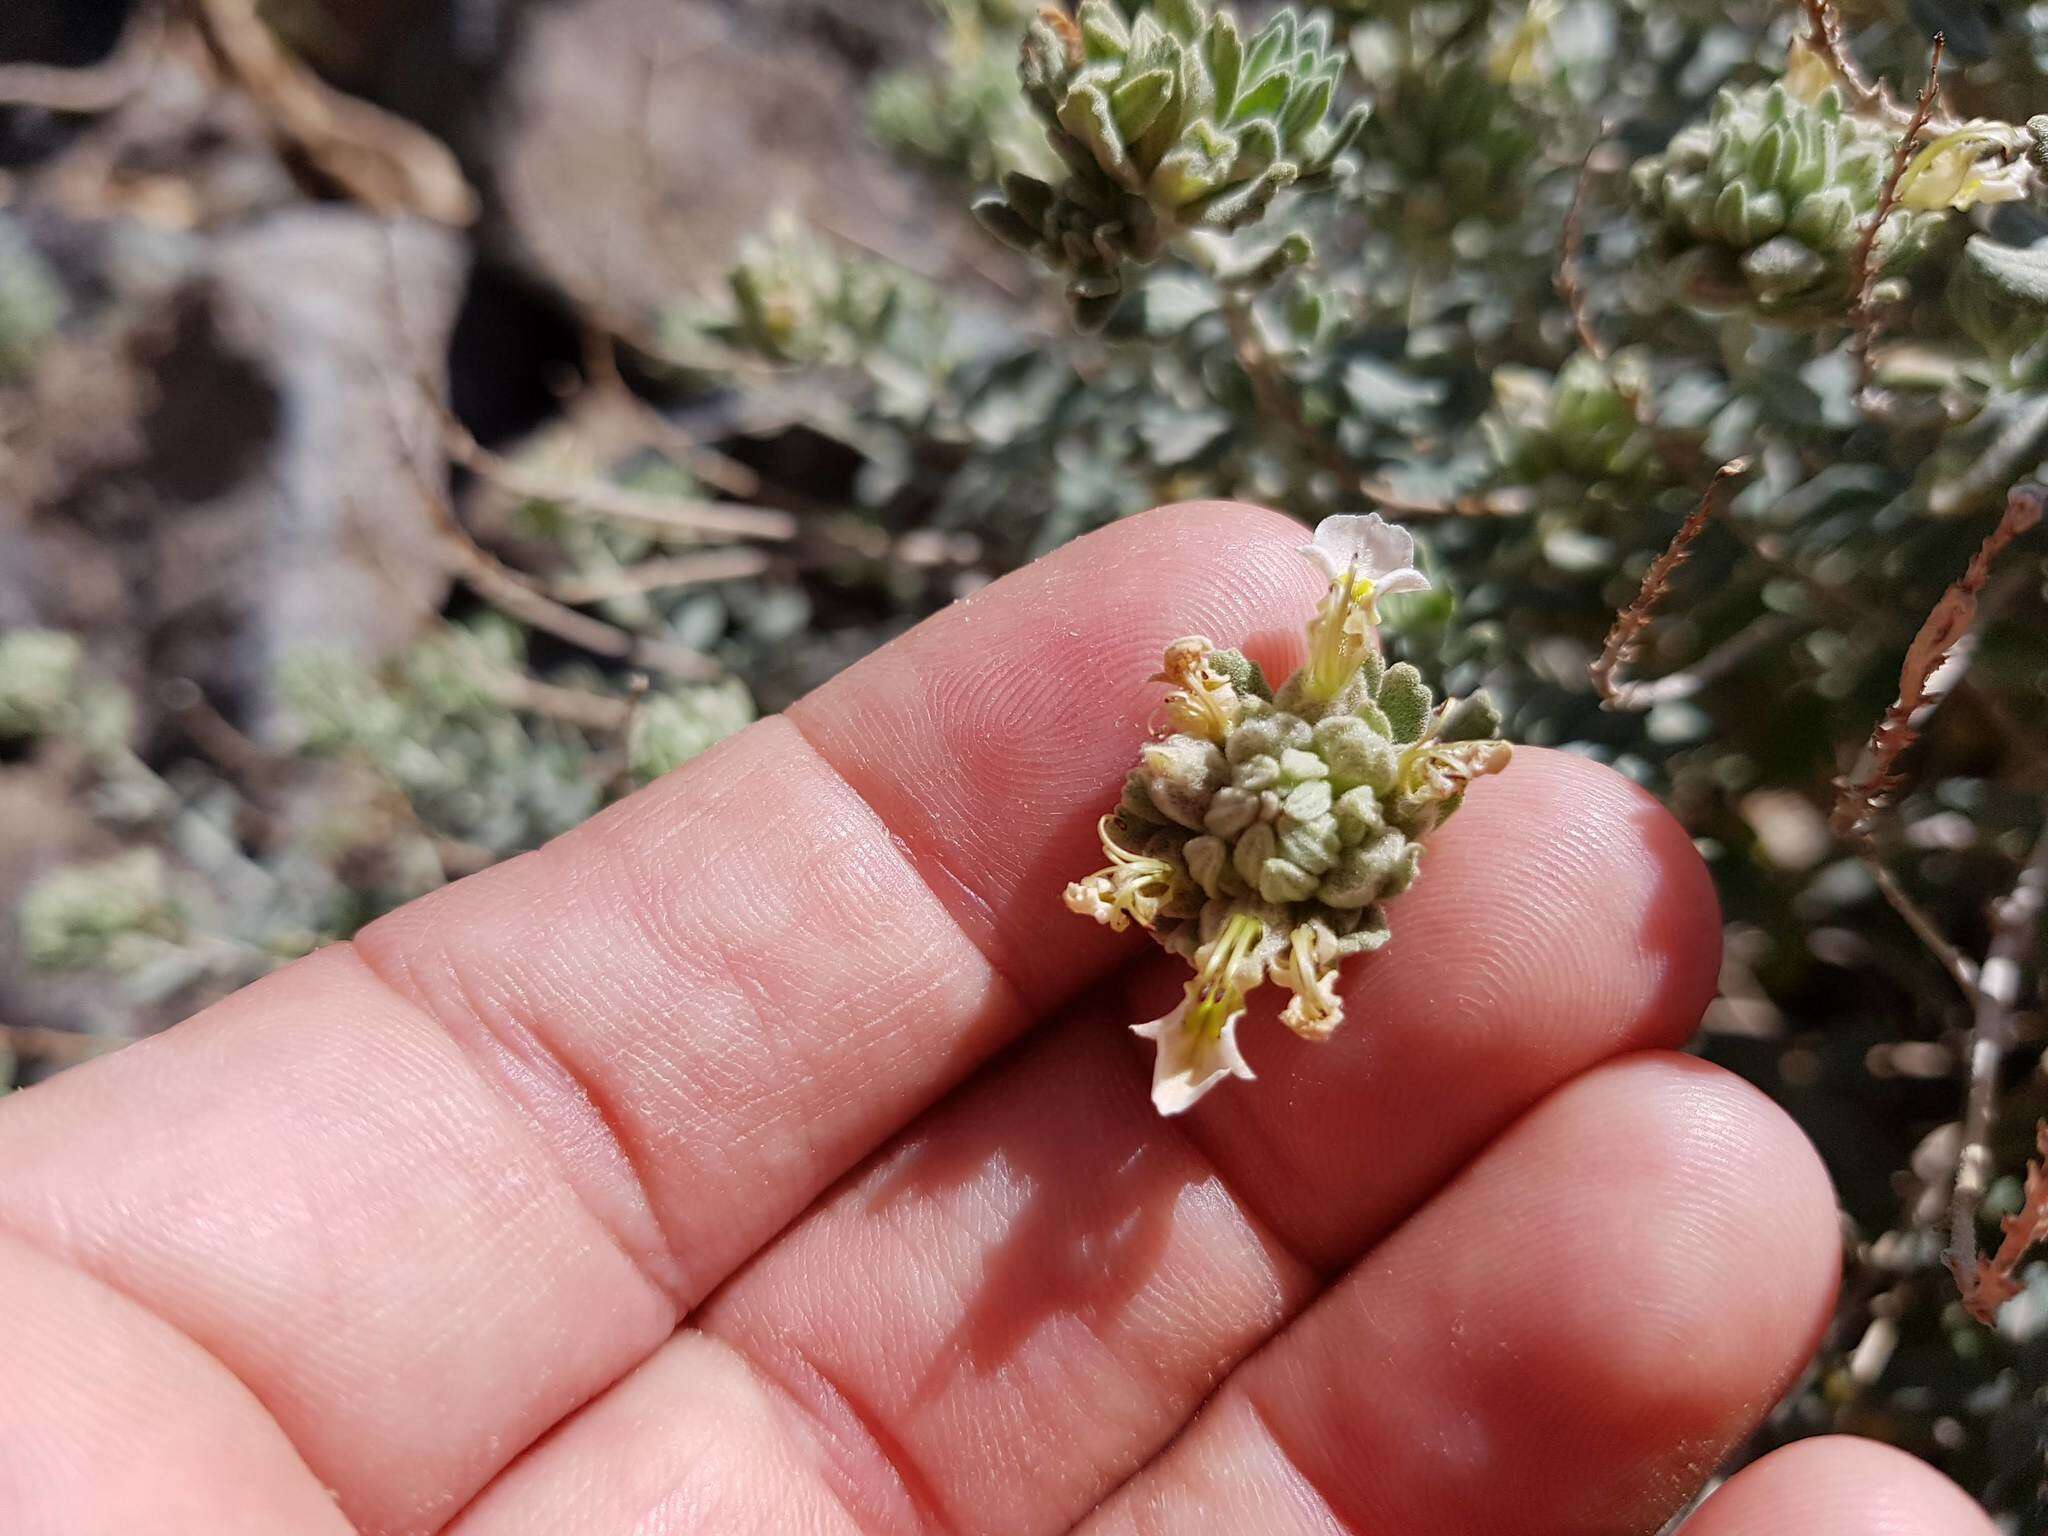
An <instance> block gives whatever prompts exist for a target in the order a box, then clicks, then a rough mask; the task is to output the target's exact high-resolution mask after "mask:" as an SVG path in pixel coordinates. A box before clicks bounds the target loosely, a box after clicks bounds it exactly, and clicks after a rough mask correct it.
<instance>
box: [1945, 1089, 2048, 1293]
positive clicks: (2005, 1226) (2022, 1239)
mask: <svg viewBox="0 0 2048 1536" xmlns="http://www.w3.org/2000/svg"><path fill="white" fill-rule="evenodd" d="M2034 1146H2035V1149H2036V1150H2037V1151H2039V1152H2040V1154H2041V1156H2040V1158H2039V1159H2038V1160H2037V1161H2033V1162H2029V1163H2028V1164H2027V1182H2026V1185H2025V1188H2024V1190H2023V1191H2022V1193H2021V1196H2020V1208H2019V1209H2018V1210H2016V1211H2014V1212H2013V1213H2012V1214H2011V1215H2010V1216H2008V1217H2006V1218H2005V1220H2003V1221H2002V1222H2000V1223H1999V1227H2000V1230H2001V1231H2003V1232H2004V1234H2005V1237H2004V1240H2003V1241H2001V1242H2000V1243H1999V1245H1998V1251H1997V1252H1996V1253H1994V1254H1992V1255H1991V1257H1990V1258H1988V1259H1984V1258H1979V1257H1978V1255H1977V1252H1976V1234H1975V1232H1974V1231H1973V1232H1972V1233H1971V1249H1970V1254H1969V1258H1968V1260H1967V1261H1966V1262H1965V1263H1964V1264H1963V1265H1961V1266H1960V1267H1957V1266H1955V1265H1953V1264H1952V1265H1951V1269H1952V1271H1953V1272H1954V1273H1955V1276H1956V1284H1957V1285H1959V1286H1960V1287H1961V1288H1962V1292H1963V1305H1964V1306H1965V1307H1966V1308H1968V1309H1969V1313H1970V1316H1972V1317H1974V1318H1976V1319H1977V1321H1978V1322H1980V1323H1982V1324H1983V1325H1984V1326H1985V1327H1987V1328H1989V1327H1991V1326H1992V1325H1993V1324H1995V1323H1996V1322H1997V1321H1998V1309H1999V1308H2000V1307H2002V1306H2004V1305H2005V1303H2006V1302H2008V1301H2010V1300H2012V1298H2013V1297H2015V1296H2017V1295H2018V1294H2019V1291H2020V1286H2019V1281H2018V1280H2016V1279H2014V1278H2013V1276H2014V1273H2015V1271H2017V1270H2018V1269H2019V1267H2020V1260H2021V1259H2023V1258H2025V1257H2026V1256H2027V1254H2028V1252H2029V1251H2030V1250H2032V1249H2033V1248H2035V1247H2036V1246H2038V1245H2039V1244H2040V1243H2042V1242H2044V1241H2048V1120H2044V1121H2042V1122H2041V1123H2040V1125H2039V1126H2038V1127H2036V1129H2035V1132H2034ZM1974 1221H1975V1218H1974V1216H1973V1217H1972V1224H1973V1226H1974Z"/></svg>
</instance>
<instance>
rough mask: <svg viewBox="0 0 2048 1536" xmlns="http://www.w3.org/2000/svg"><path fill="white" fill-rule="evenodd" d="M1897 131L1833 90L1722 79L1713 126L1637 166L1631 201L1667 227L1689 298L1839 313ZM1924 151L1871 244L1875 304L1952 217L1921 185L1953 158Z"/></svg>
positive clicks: (1790, 315)
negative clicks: (1804, 95) (1810, 96)
mask: <svg viewBox="0 0 2048 1536" xmlns="http://www.w3.org/2000/svg"><path fill="white" fill-rule="evenodd" d="M1896 138H1897V134H1896V131H1895V130H1894V129H1892V128H1891V127H1890V126H1889V125H1888V124H1886V123H1884V122H1881V121H1877V120H1873V119H1870V118H1865V117H1862V116H1858V115H1856V114H1854V113H1851V112H1848V111H1846V110H1845V109H1844V108H1843V105H1842V98H1841V93H1840V92H1839V91H1838V90H1837V89H1835V88H1834V87H1832V86H1830V87H1827V88H1826V89H1823V90H1821V91H1820V92H1819V94H1818V96H1817V97H1816V98H1815V99H1814V100H1812V101H1810V102H1809V101H1805V100H1802V99H1800V97H1799V96H1798V95H1797V94H1796V93H1795V92H1794V91H1792V90H1788V89H1787V87H1786V85H1784V84H1782V83H1780V84H1774V85H1770V86H1757V87H1751V88H1749V89H1746V90H1738V89H1736V88H1734V87H1728V88H1725V89H1723V90H1722V92H1721V93H1720V95H1719V96H1717V97H1716V98H1715V100H1714V107H1713V111H1712V114H1711V115H1710V117H1709V119H1708V121H1706V122H1704V123H1696V124H1694V125H1693V126H1692V127H1690V128H1686V129H1684V130H1682V131H1681V132H1680V133H1679V134H1678V135H1677V137H1675V138H1673V139H1672V141H1671V143H1670V144H1669V145H1668V146H1667V147H1666V148H1665V151H1664V153H1663V154H1661V155H1652V156H1650V157H1648V158H1647V159H1644V160H1642V161H1640V162H1638V163H1637V165H1636V168H1635V171H1634V186H1635V194H1636V200H1637V202H1638V203H1639V204H1640V205H1641V206H1642V208H1643V209H1644V210H1645V211H1646V212H1647V213H1649V214H1650V215H1651V216H1652V217H1653V218H1654V219H1655V220H1656V221H1657V222H1658V223H1659V225H1660V226H1661V229H1662V234H1663V239H1664V244H1665V246H1666V249H1667V250H1668V251H1670V252H1671V253H1673V254H1674V255H1676V256H1677V257H1678V259H1679V263H1680V272H1679V276H1680V279H1681V281H1682V284H1683V286H1684V289H1685V291H1686V294H1687V296H1688V297H1689V298H1691V299H1692V300H1694V301H1695V302H1697V303H1700V304H1701V305H1702V306H1704V307H1708V308H1715V309H1738V308H1749V309H1753V310H1754V311H1755V312H1756V313H1757V314H1759V315H1761V316H1765V317H1768V318H1772V319H1778V320H1785V321H1793V322H1803V321H1812V320H1819V319H1829V318H1839V317H1840V316H1841V315H1842V314H1843V313H1845V312H1846V310H1847V308H1848V306H1849V304H1850V302H1851V301H1852V300H1853V298H1854V295H1853V294H1851V293H1850V292H1849V284H1850V280H1851V275H1852V273H1853V270H1854V267H1855V260H1856V250H1857V247H1858V244H1859V243H1860V242H1861V240H1862V238H1863V231H1864V230H1865V229H1866V228H1867V227H1868V225H1869V223H1870V221H1871V219H1872V218H1873V217H1875V215H1876V212H1877V206H1878V202H1879V199H1880V197H1881V195H1882V192H1883V188H1884V182H1885V175H1886V172H1887V170H1888V168H1889V166H1890V163H1891V159H1892V154H1893V149H1894V145H1895V142H1896ZM1929 148H1930V150H1932V149H1933V146H1930V147H1929ZM1923 159H1926V161H1927V163H1926V164H1925V165H1923V166H1922V167H1921V168H1920V169H1919V170H1918V171H1917V172H1916V171H1914V170H1912V169H1909V170H1908V172H1907V178H1906V179H1905V180H1902V182H1901V186H1900V189H1899V206H1898V207H1896V208H1895V209H1893V210H1892V212H1891V215H1890V216H1889V217H1888V218H1887V219H1886V220H1885V221H1884V224H1883V227H1882V228H1881V229H1880V230H1879V231H1878V236H1877V242H1876V244H1875V246H1874V247H1873V248H1872V251H1871V265H1872V268H1873V270H1874V271H1875V272H1877V273H1878V274H1879V276H1880V278H1881V282H1880V286H1879V288H1878V293H1877V296H1878V297H1880V298H1885V297H1896V296H1898V295H1899V294H1900V293H1901V291H1902V289H1901V286H1900V280H1901V279H1902V278H1903V276H1904V274H1905V273H1906V272H1907V271H1908V269H1910V268H1911V267H1912V266H1913V265H1914V263H1916V262H1917V261H1919V260H1920V259H1921V258H1922V257H1923V256H1925V255H1926V254H1927V253H1928V252H1929V251H1930V250H1932V249H1933V248H1934V247H1935V245H1936V244H1937V243H1938V242H1939V240H1940V238H1941V236H1942V234H1943V233H1944V230H1945V228H1946V226H1947V224H1948V217H1947V212H1946V208H1947V207H1948V206H1950V204H1949V203H1946V202H1941V201H1936V202H1929V201H1928V196H1929V195H1930V194H1929V189H1930V188H1931V187H1932V186H1933V182H1932V181H1930V182H1929V183H1928V185H1927V186H1925V187H1916V186H1915V184H1914V183H1915V182H1917V181H1918V179H1919V177H1920V176H1923V175H1925V176H1931V177H1934V178H1935V179H1936V180H1942V182H1943V185H1946V181H1945V179H1944V178H1945V176H1946V170H1945V169H1940V170H1937V162H1939V165H1940V166H1941V167H1943V168H1945V167H1946V165H1947V162H1946V161H1940V160H1939V154H1938V152H1937V154H1936V155H1935V156H1934V157H1933V158H1927V157H1924V156H1923Z"/></svg>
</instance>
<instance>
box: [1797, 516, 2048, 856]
mask: <svg viewBox="0 0 2048 1536" xmlns="http://www.w3.org/2000/svg"><path fill="white" fill-rule="evenodd" d="M2044 507H2048V490H2044V489H2043V488H2042V487H2041V486H2038V485H2021V486H2015V487H2014V488H2013V490H2012V493H2011V494H2010V495H2009V496H2007V498H2006V502H2005V512H2004V514H2003V515H2002V516H2001V517H2000V518H1999V519H1998V526H1997V527H1995V528H1993V529H1992V530H1991V532H1990V533H1989V534H1988V535H1987V536H1986V537H1985V540H1984V542H1983V544H1982V545H1980V546H1979V547H1978V550H1977V553H1976V554H1975V555H1973V556H1971V558H1970V564H1969V566H1968V568H1967V569H1965V570H1964V572H1963V574H1962V575H1961V576H1959V577H1958V578H1957V579H1956V581H1955V582H1954V584H1953V585H1951V586H1950V587H1949V589H1948V590H1947V591H1946V592H1944V593H1943V594H1942V595H1941V600H1940V601H1939V602H1937V603H1936V604H1935V605H1934V611H1933V612H1932V613H1930V614H1928V615H1927V618H1926V620H1925V622H1923V623H1922V624H1921V626H1920V632H1919V633H1918V634H1916V635H1915V636H1914V637H1913V643H1912V644H1911V645H1909V646H1908V647H1907V648H1906V660H1905V664H1904V666H1902V667H1901V668H1900V671H1899V696H1898V698H1897V699H1896V700H1895V701H1894V702H1893V704H1892V707H1891V708H1890V709H1888V710H1886V711H1885V713H1884V718H1883V719H1881V720H1879V721H1878V723H1877V728H1876V729H1875V730H1873V731H1872V732H1871V734H1870V740H1869V742H1868V743H1867V744H1866V745H1865V747H1864V749H1863V755H1862V760H1861V766H1860V767H1859V769H1858V770H1857V771H1856V772H1855V773H1853V774H1848V775H1844V776H1843V777H1842V778H1841V779H1839V780H1837V781H1836V793H1835V808H1834V812H1833V814H1832V816H1831V817H1830V820H1831V821H1832V822H1833V824H1834V828H1835V831H1836V833H1837V834H1838V835H1839V836H1841V837H1844V838H1847V839H1850V840H1852V841H1862V840H1864V839H1866V838H1868V836H1869V835H1870V824H1871V822H1872V821H1873V820H1874V819H1875V817H1876V815H1877V813H1878V811H1879V810H1880V809H1882V808H1883V806H1884V805H1885V803H1886V802H1887V801H1888V800H1889V799H1890V797H1891V794H1892V792H1893V791H1894V790H1896V789H1897V788H1898V786H1899V785H1900V783H1902V782H1903V777H1902V775H1900V774H1899V773H1898V771H1897V765H1898V761H1899V758H1900V757H1901V756H1902V755H1904V754H1905V752H1906V751H1907V750H1908V749H1909V748H1910V747H1911V746H1912V745H1913V743H1914V742H1915V741H1917V740H1918V739H1919V737H1920V725H1921V722H1922V720H1923V719H1924V715H1923V712H1922V711H1923V706H1925V705H1928V704H1930V703H1931V702H1933V701H1934V700H1936V699H1937V698H1938V692H1937V689H1936V687H1935V683H1934V680H1935V674H1936V673H1937V671H1938V670H1939V669H1940V668H1941V666H1942V665H1943V663H1944V662H1946V661H1947V660H1948V658H1949V653H1950V652H1952V651H1953V650H1954V649H1955V648H1956V645H1957V644H1958V643H1959V642H1960V641H1961V640H1962V638H1963V636H1964V635H1966V634H1968V633H1969V631H1970V627H1971V625H1973V624H1974V623H1976V620H1977V598H1978V594H1979V593H1981V592H1982V591H1983V590H1984V583H1985V582H1986V581H1987V580H1989V579H1990V576H1991V567H1992V566H1993V564H1995V563H1996V561H1997V560H1998V557H1999V556H2000V555H2001V554H2003V553H2004V552H2005V549H2006V546H2007V545H2009V544H2011V543H2012V542H2013V540H2015V539H2017V538H2019V537H2020V535H2022V534H2024V533H2026V532H2027V531H2028V530H2029V529H2031V528H2032V527H2033V526H2034V525H2035V524H2036V523H2038V522H2040V521H2041V514H2042V511H2043V509H2044Z"/></svg>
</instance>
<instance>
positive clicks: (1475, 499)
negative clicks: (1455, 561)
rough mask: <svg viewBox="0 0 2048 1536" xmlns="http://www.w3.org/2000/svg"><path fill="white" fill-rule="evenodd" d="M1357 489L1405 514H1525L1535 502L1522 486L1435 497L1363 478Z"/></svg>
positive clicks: (1364, 494)
mask: <svg viewBox="0 0 2048 1536" xmlns="http://www.w3.org/2000/svg"><path fill="white" fill-rule="evenodd" d="M1358 492H1359V494H1360V495H1361V496H1365V497H1369V498H1370V499H1371V500H1372V501H1373V502H1374V503H1375V504H1376V505H1378V506H1380V507H1382V508H1384V509H1385V510H1387V511H1389V512H1397V513H1399V514H1400V515H1401V516H1403V517H1523V516H1526V515H1527V514H1528V511H1529V508H1530V507H1531V506H1532V505H1533V502H1532V499H1531V497H1530V495H1529V493H1528V491H1526V490H1523V489H1520V488H1514V489H1509V490H1500V491H1487V492H1485V493H1484V494H1482V495H1477V496H1450V497H1446V498H1444V499H1442V500H1433V499H1431V498H1429V497H1424V496H1407V495H1403V494H1402V493H1401V492H1400V491H1397V490H1395V489H1394V488H1393V487H1392V486H1391V485H1388V484H1387V483H1386V482H1385V481H1383V480H1361V481H1360V482H1359V483H1358Z"/></svg>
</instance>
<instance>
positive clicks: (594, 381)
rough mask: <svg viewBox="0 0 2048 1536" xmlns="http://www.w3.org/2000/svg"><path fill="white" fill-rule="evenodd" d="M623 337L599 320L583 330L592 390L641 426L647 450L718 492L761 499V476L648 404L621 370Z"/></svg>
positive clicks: (751, 499) (585, 356)
mask: <svg viewBox="0 0 2048 1536" xmlns="http://www.w3.org/2000/svg"><path fill="white" fill-rule="evenodd" d="M619 344H620V343H619V338H618V337H616V336H614V335H613V334H612V333H611V332H610V331H608V330H606V329H605V328H604V327H603V326H602V325H601V324H598V323H597V322H595V321H587V322H586V323H585V325H584V327H583V371H584V377H585V378H586V379H587V380H588V381H589V387H590V389H592V390H593V391H594V392H595V393H596V395H597V396H598V397H599V398H601V399H602V400H603V401H604V402H605V403H607V404H610V405H616V406H618V407H619V408H620V409H622V410H623V411H624V412H625V413H626V414H627V415H628V416H630V417H631V418H632V419H633V420H634V422H635V423H637V424H638V426H639V427H640V431H641V436H642V437H643V438H644V439H645V440H646V443H647V446H648V447H650V448H654V449H656V450H658V451H659V452H661V453H662V454H663V455H664V456H666V457H667V458H670V459H673V460H674V461H675V462H676V463H678V464H680V465H682V466H683V468H685V469H687V470H688V471H689V472H690V473H691V474H692V475H693V476H695V477H696V478H697V479H699V480H701V481H703V482H704V483H705V484H706V485H708V486H710V487H711V488H712V489H714V490H719V491H723V492H725V494H726V495H728V496H735V497H738V498H739V499H740V500H741V501H753V500H754V499H756V498H757V497H759V496H760V494H761V490H762V481H761V477H760V475H758V474H757V473H755V472H754V471H753V470H752V469H751V468H749V467H748V466H747V465H745V464H742V463H741V462H740V461H739V460H738V459H735V458H733V457H731V456H730V455H728V454H723V453H720V452H719V451H718V450H717V449H716V448H710V447H707V446H705V445H704V444H703V443H700V442H698V441H697V440H696V439H695V438H693V437H692V436H690V434H689V433H688V432H686V431H684V430H683V429H682V428H681V427H680V426H678V425H677V424H676V423H675V422H673V421H671V420H669V418H668V417H666V416H664V415H663V414H662V413H661V412H660V411H658V410H656V409H655V408H654V407H653V406H652V405H649V404H648V403H647V402H646V401H645V400H643V399H642V398H641V397H640V396H639V394H638V393H636V392H635V391H634V389H633V387H632V386H631V385H630V384H628V383H627V382H626V380H625V376H624V375H623V374H621V373H620V372H619Z"/></svg>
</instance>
